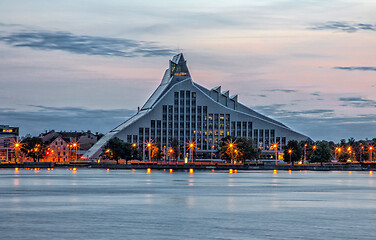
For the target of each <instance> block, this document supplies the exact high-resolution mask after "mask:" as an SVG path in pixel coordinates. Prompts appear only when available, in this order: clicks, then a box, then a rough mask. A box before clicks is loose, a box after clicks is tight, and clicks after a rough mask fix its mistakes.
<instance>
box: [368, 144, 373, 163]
mask: <svg viewBox="0 0 376 240" xmlns="http://www.w3.org/2000/svg"><path fill="white" fill-rule="evenodd" d="M368 150H369V160H370V161H371V162H372V151H373V146H372V145H371V146H369V148H368Z"/></svg>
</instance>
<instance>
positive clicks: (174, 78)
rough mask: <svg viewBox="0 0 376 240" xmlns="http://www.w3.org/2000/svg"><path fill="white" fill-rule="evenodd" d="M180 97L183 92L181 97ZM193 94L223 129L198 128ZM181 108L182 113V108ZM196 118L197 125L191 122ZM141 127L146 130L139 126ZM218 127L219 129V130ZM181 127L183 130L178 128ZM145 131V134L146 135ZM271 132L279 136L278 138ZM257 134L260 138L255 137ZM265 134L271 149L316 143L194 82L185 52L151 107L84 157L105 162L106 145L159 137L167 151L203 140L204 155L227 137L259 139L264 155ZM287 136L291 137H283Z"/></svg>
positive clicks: (174, 62) (166, 76) (172, 63)
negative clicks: (175, 142) (276, 144)
mask: <svg viewBox="0 0 376 240" xmlns="http://www.w3.org/2000/svg"><path fill="white" fill-rule="evenodd" d="M174 91H175V92H174ZM179 92H180V95H179ZM174 93H175V102H174V100H173V98H174V96H173V94H174ZM185 93H186V98H188V99H189V101H190V102H189V103H188V99H186V98H184V94H185ZM188 93H189V96H188ZM191 93H192V96H191ZM193 93H194V94H195V95H194V97H195V98H196V94H197V99H198V100H197V101H200V102H201V103H204V104H203V105H210V107H206V109H208V108H209V109H216V110H213V111H212V112H218V113H217V114H209V113H207V115H205V117H209V118H210V117H211V121H213V118H214V117H216V118H219V117H220V119H221V120H218V124H217V125H218V126H216V123H214V125H213V123H211V124H212V125H211V129H212V130H213V131H209V127H208V126H206V129H202V128H201V127H204V125H203V124H202V123H201V120H200V128H198V126H199V124H198V122H196V113H197V115H198V112H196V100H195V104H193V102H192V101H193ZM182 94H183V95H182ZM176 95H179V96H180V101H183V102H180V103H179V102H178V103H177V101H179V99H178V100H176ZM182 96H183V98H184V99H186V100H182V99H181V97H182ZM191 98H192V99H191ZM184 101H185V102H184ZM173 102H174V105H172V103H173ZM181 103H182V104H183V105H182V106H183V108H181V105H180V104H181ZM176 104H177V105H176ZM185 104H188V105H185ZM162 106H163V108H162ZM177 106H178V107H180V108H179V109H177ZM188 107H190V108H188ZM197 107H198V108H200V107H201V106H197ZM167 108H171V109H168V110H166V109H167ZM172 109H174V110H172ZM193 109H194V110H193ZM162 111H163V114H164V111H166V112H169V113H171V114H172V113H174V114H176V115H174V120H171V123H170V122H168V124H167V122H165V121H167V119H166V120H165V119H163V120H162ZM184 111H186V112H185V114H184ZM200 111H202V110H200ZM208 112H210V111H208ZM177 114H179V116H180V122H179V120H178V119H175V118H179V116H178V117H176V116H177ZM193 114H194V115H193ZM230 115H234V117H231V116H230ZM191 116H192V120H191ZM193 116H195V119H193ZM224 116H226V121H225V120H223V124H222V122H221V121H222V118H224ZM164 117H165V116H163V118H164ZM227 117H228V118H229V119H228V120H229V122H227ZM159 118H161V120H152V119H159ZM166 118H167V116H166ZM171 118H172V116H171ZM197 118H198V116H197ZM230 118H231V120H233V119H234V118H235V119H234V120H237V121H231V126H230ZM182 119H183V120H182ZM153 121H154V128H156V126H155V124H156V122H157V123H158V124H159V125H160V126H159V130H154V135H153V132H152V131H153V130H151V129H152V128H153V126H152V125H153ZM168 121H170V116H169V120H168ZM207 123H208V124H210V123H209V120H207ZM252 123H254V126H253V127H252ZM137 124H138V125H140V126H136V125H137ZM193 124H194V126H195V127H194V128H193V127H192V126H193ZM233 124H235V125H236V124H237V126H234V127H233V126H232V125H233ZM239 124H240V127H239ZM247 124H248V125H247ZM162 125H163V127H162ZM142 126H143V127H142ZM167 126H168V127H167ZM186 126H189V127H188V129H186V128H187V127H186ZM214 126H215V127H216V128H217V129H215V127H214ZM139 127H140V128H139ZM175 127H177V128H176V129H175ZM256 127H257V128H256ZM138 129H140V132H138V131H137V130H138ZM141 129H142V132H141ZM146 129H148V130H147V132H146ZM239 129H240V130H239ZM244 129H245V130H244ZM264 129H265V132H264ZM269 129H270V130H269ZM205 130H206V132H205V138H204V135H203V133H204V131H205ZM235 130H237V131H235ZM256 130H257V131H256ZM156 131H159V135H158V134H156ZM239 131H241V132H239ZM245 131H247V132H245ZM271 131H273V135H272V132H271ZM198 132H199V133H200V136H198ZM230 132H231V134H230ZM276 132H278V133H280V134H281V136H280V137H277V135H276ZM144 134H145V135H144ZM146 134H147V135H146ZM207 134H212V135H207ZM215 134H216V135H215ZM244 134H245V135H244ZM256 134H257V136H256V137H255V135H256ZM259 134H260V135H261V134H262V137H259ZM264 134H265V138H266V134H267V136H268V137H267V139H268V140H267V141H268V144H269V141H270V142H271V141H276V140H277V139H280V140H281V141H282V140H284V141H285V142H286V137H287V136H289V137H287V139H296V140H310V138H309V137H307V136H305V135H303V134H300V133H298V132H296V131H294V130H292V129H290V128H288V127H287V126H285V125H284V124H282V123H281V122H278V121H276V120H274V119H271V118H269V117H266V116H264V115H262V114H260V113H258V112H256V111H254V110H252V109H251V108H249V107H247V106H245V105H244V104H241V103H239V102H238V95H233V96H230V93H229V91H224V92H221V87H220V86H218V87H215V88H213V89H211V90H209V89H207V88H205V87H203V86H201V85H199V84H197V83H194V82H193V81H192V79H191V75H190V73H189V70H188V67H187V64H186V60H185V59H184V56H183V54H182V53H180V54H177V55H175V56H174V57H173V58H172V60H170V62H169V68H168V69H167V70H166V71H165V73H164V76H163V78H162V81H161V83H160V85H159V86H158V88H157V89H156V90H155V91H154V93H153V94H152V95H151V97H150V98H149V99H148V100H147V101H146V103H145V104H144V106H143V107H142V108H141V110H140V111H139V112H137V113H136V114H135V115H134V116H132V117H131V118H129V119H128V120H127V121H125V122H124V123H122V124H120V125H119V126H117V127H116V128H114V129H113V130H111V131H110V132H109V133H107V134H106V135H105V136H103V137H102V138H101V139H100V140H99V141H98V142H97V143H96V144H95V145H94V146H93V147H92V148H90V149H89V150H88V151H87V152H86V154H85V155H84V156H83V158H89V159H96V158H99V157H100V154H101V152H102V150H103V149H102V148H103V146H104V145H105V144H106V143H107V142H108V141H109V140H110V139H111V138H113V137H119V138H120V139H123V140H124V141H126V142H137V143H139V144H143V140H142V141H141V136H142V139H145V138H146V137H147V138H148V139H152V138H153V137H157V136H158V137H157V138H159V140H160V141H163V144H162V145H164V146H166V145H167V147H168V143H169V141H168V139H171V137H172V136H173V137H175V138H179V137H180V140H182V139H183V141H181V142H182V144H183V145H184V144H185V143H184V141H185V138H187V139H188V138H189V139H192V138H194V139H199V141H200V144H201V146H203V148H202V149H201V151H207V150H208V149H209V147H208V144H210V146H211V145H212V144H215V143H214V142H215V141H214V140H216V141H217V142H218V139H219V138H220V137H224V136H227V135H233V136H245V137H249V138H252V139H254V140H256V141H257V142H259V143H260V144H261V146H262V147H263V150H267V149H264V148H265V147H266V146H264ZM282 135H284V136H286V137H282ZM182 136H183V137H182ZM201 137H202V138H203V140H205V142H206V143H205V145H204V144H202V140H201ZM272 138H273V139H272ZM135 139H136V140H135ZM208 140H212V141H208ZM260 140H261V141H262V142H261V141H260ZM265 145H267V144H266V142H265ZM213 146H214V145H213ZM183 150H184V149H183Z"/></svg>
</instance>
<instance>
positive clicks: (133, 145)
mask: <svg viewBox="0 0 376 240" xmlns="http://www.w3.org/2000/svg"><path fill="white" fill-rule="evenodd" d="M132 148H134V149H133V151H132V158H133V160H134V155H133V154H134V151H135V150H136V148H137V143H132Z"/></svg>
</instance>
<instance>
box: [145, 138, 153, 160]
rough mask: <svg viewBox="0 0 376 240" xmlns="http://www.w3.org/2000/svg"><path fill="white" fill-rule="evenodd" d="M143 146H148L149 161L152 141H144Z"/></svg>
mask: <svg viewBox="0 0 376 240" xmlns="http://www.w3.org/2000/svg"><path fill="white" fill-rule="evenodd" d="M145 146H146V147H147V148H148V150H149V162H150V161H151V147H152V146H153V141H148V142H146V143H145Z"/></svg>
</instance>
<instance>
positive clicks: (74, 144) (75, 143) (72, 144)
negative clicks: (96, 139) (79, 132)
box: [68, 140, 79, 161]
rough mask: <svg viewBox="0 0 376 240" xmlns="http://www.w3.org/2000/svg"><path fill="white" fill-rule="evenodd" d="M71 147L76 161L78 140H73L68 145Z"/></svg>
mask: <svg viewBox="0 0 376 240" xmlns="http://www.w3.org/2000/svg"><path fill="white" fill-rule="evenodd" d="M68 146H70V147H71V148H73V150H74V151H75V155H76V161H77V149H78V147H79V144H78V141H76V140H74V141H73V142H71V144H70V145H68Z"/></svg>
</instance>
